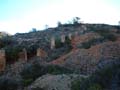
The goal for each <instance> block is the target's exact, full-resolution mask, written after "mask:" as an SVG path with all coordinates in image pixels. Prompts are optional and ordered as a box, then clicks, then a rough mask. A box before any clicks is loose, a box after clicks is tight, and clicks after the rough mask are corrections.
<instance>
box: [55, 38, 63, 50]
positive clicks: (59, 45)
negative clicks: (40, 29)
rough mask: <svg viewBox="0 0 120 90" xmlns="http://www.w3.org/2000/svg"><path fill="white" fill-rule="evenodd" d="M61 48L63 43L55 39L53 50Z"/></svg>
mask: <svg viewBox="0 0 120 90" xmlns="http://www.w3.org/2000/svg"><path fill="white" fill-rule="evenodd" d="M62 46H63V43H62V42H61V39H60V38H56V39H55V48H60V47H62Z"/></svg>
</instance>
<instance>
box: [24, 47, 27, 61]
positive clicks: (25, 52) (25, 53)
mask: <svg viewBox="0 0 120 90" xmlns="http://www.w3.org/2000/svg"><path fill="white" fill-rule="evenodd" d="M23 52H24V55H25V61H27V50H26V49H25V48H24V49H23Z"/></svg>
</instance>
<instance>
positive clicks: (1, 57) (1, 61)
mask: <svg viewBox="0 0 120 90" xmlns="http://www.w3.org/2000/svg"><path fill="white" fill-rule="evenodd" d="M5 67H6V59H5V50H0V72H1V71H4V70H5Z"/></svg>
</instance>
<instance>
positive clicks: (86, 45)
mask: <svg viewBox="0 0 120 90" xmlns="http://www.w3.org/2000/svg"><path fill="white" fill-rule="evenodd" d="M103 41H104V38H93V39H91V40H89V41H87V42H83V43H82V46H81V47H80V48H85V49H89V48H90V47H91V46H92V45H96V44H98V43H102V42H103Z"/></svg>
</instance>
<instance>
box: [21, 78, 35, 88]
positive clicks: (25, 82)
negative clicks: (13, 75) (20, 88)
mask: <svg viewBox="0 0 120 90" xmlns="http://www.w3.org/2000/svg"><path fill="white" fill-rule="evenodd" d="M33 81H34V80H33V79H23V85H24V86H28V85H30V84H31V83H32V82H33Z"/></svg>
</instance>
